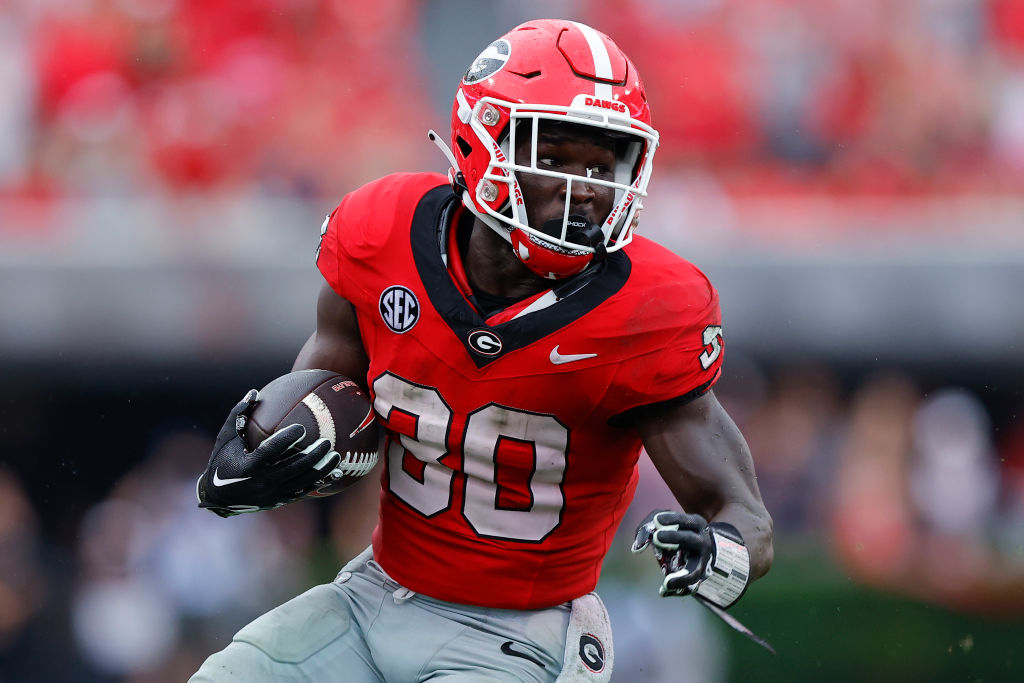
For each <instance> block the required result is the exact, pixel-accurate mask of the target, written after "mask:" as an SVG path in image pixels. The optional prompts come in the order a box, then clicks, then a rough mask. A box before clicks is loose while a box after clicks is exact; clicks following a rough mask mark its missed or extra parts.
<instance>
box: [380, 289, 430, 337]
mask: <svg viewBox="0 0 1024 683" xmlns="http://www.w3.org/2000/svg"><path fill="white" fill-rule="evenodd" d="M379 307H380V317H381V318H382V319H383V320H384V324H385V325H387V326H388V328H389V329H390V330H391V331H392V332H397V333H398V334H405V333H406V332H408V331H409V330H411V329H412V328H413V326H414V325H415V324H416V323H417V322H419V319H420V301H419V299H417V298H416V295H415V294H413V292H412V290H411V289H409V288H408V287H402V286H401V285H392V286H391V287H388V288H387V289H385V290H384V291H383V292H382V293H381V295H380V304H379Z"/></svg>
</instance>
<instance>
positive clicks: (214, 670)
mask: <svg viewBox="0 0 1024 683" xmlns="http://www.w3.org/2000/svg"><path fill="white" fill-rule="evenodd" d="M350 623H351V617H350V615H349V612H348V609H347V606H346V604H345V603H344V601H343V600H341V599H340V597H339V596H338V594H337V592H336V589H335V588H333V587H332V586H331V585H330V584H327V585H323V586H316V587H315V588H311V589H310V590H308V591H306V592H305V593H303V594H302V595H300V596H298V597H296V598H293V599H292V600H289V601H288V602H286V603H284V604H283V605H281V606H280V607H277V608H275V609H272V610H271V611H269V612H267V613H266V614H264V615H263V616H261V617H259V618H257V619H256V620H254V621H253V622H251V623H250V624H248V625H247V626H245V627H244V628H242V630H240V631H239V632H238V633H236V634H235V637H234V639H233V640H232V642H231V644H229V645H228V646H227V647H226V648H224V649H223V650H221V651H220V652H218V653H216V654H214V655H212V656H210V657H209V658H208V659H207V660H206V662H205V663H204V664H203V666H202V667H201V668H200V669H199V671H197V672H196V674H195V676H193V677H192V679H190V681H189V683H200V682H201V683H206V682H207V681H218V682H219V681H277V680H283V679H284V678H286V677H287V672H288V671H293V672H297V669H296V668H295V665H298V664H301V663H303V662H305V661H307V660H309V659H310V658H311V657H313V656H314V655H316V654H317V653H318V652H320V651H322V650H323V649H324V648H326V647H328V646H330V645H331V643H333V642H335V641H336V640H338V639H339V638H342V637H343V636H344V635H345V634H346V633H347V632H348V630H349V626H350Z"/></svg>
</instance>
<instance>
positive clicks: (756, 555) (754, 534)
mask: <svg viewBox="0 0 1024 683" xmlns="http://www.w3.org/2000/svg"><path fill="white" fill-rule="evenodd" d="M710 521H711V522H725V523H727V524H731V525H733V526H734V527H736V530H737V531H739V532H740V535H741V536H742V537H743V542H744V543H745V544H746V546H747V552H748V553H750V580H751V581H753V580H754V579H758V578H760V577H762V576H764V575H765V574H767V573H768V570H769V569H770V568H771V566H772V560H773V558H774V556H775V550H774V540H773V539H774V532H773V524H772V518H771V515H769V514H768V510H766V509H765V508H764V506H763V505H762V506H757V505H748V504H744V503H740V502H733V503H729V504H727V505H725V506H724V507H723V508H722V509H721V510H720V511H719V512H718V514H716V515H715V516H714V517H713V518H712V519H711V520H710Z"/></svg>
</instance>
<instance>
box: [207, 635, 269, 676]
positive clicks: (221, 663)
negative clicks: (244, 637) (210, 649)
mask: <svg viewBox="0 0 1024 683" xmlns="http://www.w3.org/2000/svg"><path fill="white" fill-rule="evenodd" d="M274 664H275V662H274V661H273V660H271V659H270V657H268V656H267V654H266V653H265V652H262V651H260V650H259V649H258V648H256V647H253V646H252V645H250V644H249V643H239V642H235V641H232V642H231V643H229V644H228V646H227V647H226V648H224V649H223V650H221V651H220V652H215V653H213V654H212V655H210V656H209V657H207V658H206V661H205V662H203V665H202V666H201V667H199V671H197V672H195V673H194V674H193V675H192V677H191V678H190V679H188V683H227V682H228V681H237V682H238V683H242V682H243V681H252V682H254V683H259V682H260V681H267V682H269V681H275V680H279V677H278V676H277V675H276V672H275V671H274V668H275V666H274Z"/></svg>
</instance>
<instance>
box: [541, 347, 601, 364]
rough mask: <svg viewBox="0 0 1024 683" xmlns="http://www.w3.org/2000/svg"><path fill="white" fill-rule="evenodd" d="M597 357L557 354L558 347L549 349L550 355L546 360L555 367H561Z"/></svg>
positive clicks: (591, 355) (584, 354) (582, 354)
mask: <svg viewBox="0 0 1024 683" xmlns="http://www.w3.org/2000/svg"><path fill="white" fill-rule="evenodd" d="M595 356H597V354H596V353H566V354H561V353H559V352H558V347H557V346H556V347H555V348H553V349H551V355H550V356H548V359H549V360H550V361H551V362H552V363H554V364H555V365H562V364H563V363H572V362H573V361H577V360H584V359H587V358H594V357H595Z"/></svg>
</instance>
